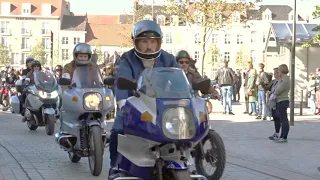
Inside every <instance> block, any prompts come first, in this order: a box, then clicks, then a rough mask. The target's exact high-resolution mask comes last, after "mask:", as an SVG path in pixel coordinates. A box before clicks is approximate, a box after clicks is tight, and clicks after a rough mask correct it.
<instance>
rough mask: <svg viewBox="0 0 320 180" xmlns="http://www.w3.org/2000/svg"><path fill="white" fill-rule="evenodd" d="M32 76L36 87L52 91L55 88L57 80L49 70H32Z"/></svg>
mask: <svg viewBox="0 0 320 180" xmlns="http://www.w3.org/2000/svg"><path fill="white" fill-rule="evenodd" d="M33 77H34V83H35V85H36V86H37V88H39V89H41V90H43V91H47V92H52V91H54V90H55V89H56V86H57V80H56V78H55V76H54V75H53V74H52V73H51V72H50V71H47V70H44V71H38V72H36V71H35V72H33Z"/></svg>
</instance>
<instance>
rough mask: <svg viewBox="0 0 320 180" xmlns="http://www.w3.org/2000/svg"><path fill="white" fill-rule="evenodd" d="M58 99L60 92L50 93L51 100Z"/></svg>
mask: <svg viewBox="0 0 320 180" xmlns="http://www.w3.org/2000/svg"><path fill="white" fill-rule="evenodd" d="M57 97H58V91H53V92H51V93H50V98H57Z"/></svg>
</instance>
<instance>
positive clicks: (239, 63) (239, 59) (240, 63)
mask: <svg viewBox="0 0 320 180" xmlns="http://www.w3.org/2000/svg"><path fill="white" fill-rule="evenodd" d="M247 61H248V56H247V53H246V52H245V49H244V48H241V49H240V50H239V52H237V56H236V62H235V64H236V67H237V68H238V69H244V68H245V66H246V62H247Z"/></svg>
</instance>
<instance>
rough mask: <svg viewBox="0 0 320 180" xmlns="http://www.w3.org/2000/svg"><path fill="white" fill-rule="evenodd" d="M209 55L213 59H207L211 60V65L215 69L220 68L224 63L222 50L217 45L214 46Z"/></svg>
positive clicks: (211, 47)
mask: <svg viewBox="0 0 320 180" xmlns="http://www.w3.org/2000/svg"><path fill="white" fill-rule="evenodd" d="M208 53H209V54H210V55H211V57H209V58H207V59H208V60H209V64H211V65H212V67H213V68H215V69H217V68H219V67H220V66H221V63H222V57H221V52H220V49H219V48H218V47H217V46H216V45H215V44H212V45H211V46H210V48H209V51H208Z"/></svg>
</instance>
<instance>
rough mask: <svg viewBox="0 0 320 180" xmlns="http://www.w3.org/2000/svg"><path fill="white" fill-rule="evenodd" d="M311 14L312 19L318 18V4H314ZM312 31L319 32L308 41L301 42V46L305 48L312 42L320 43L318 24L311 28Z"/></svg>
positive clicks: (319, 8)
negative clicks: (314, 8) (314, 7)
mask: <svg viewBox="0 0 320 180" xmlns="http://www.w3.org/2000/svg"><path fill="white" fill-rule="evenodd" d="M312 15H313V17H314V19H317V18H320V5H318V6H316V10H315V11H314V12H313V13H312ZM312 31H314V32H319V34H317V35H316V36H315V37H313V38H312V39H311V40H310V41H308V42H306V43H305V44H303V45H302V47H304V48H307V47H311V46H312V45H313V44H318V43H320V25H318V26H316V27H315V28H313V29H312Z"/></svg>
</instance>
